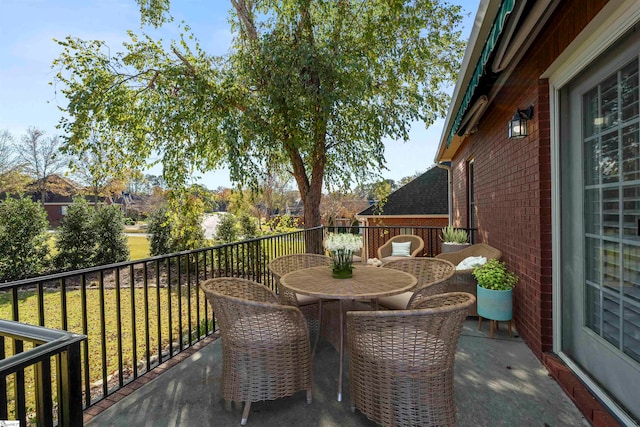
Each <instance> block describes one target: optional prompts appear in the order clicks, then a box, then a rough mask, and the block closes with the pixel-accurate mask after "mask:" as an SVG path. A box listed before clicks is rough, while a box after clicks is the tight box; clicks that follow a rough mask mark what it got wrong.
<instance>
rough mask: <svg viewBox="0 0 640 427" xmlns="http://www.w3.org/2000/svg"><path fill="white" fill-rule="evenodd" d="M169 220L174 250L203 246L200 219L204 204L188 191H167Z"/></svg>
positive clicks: (202, 231)
mask: <svg viewBox="0 0 640 427" xmlns="http://www.w3.org/2000/svg"><path fill="white" fill-rule="evenodd" d="M169 208H170V209H169V211H168V213H169V221H170V222H171V224H172V227H171V247H172V248H173V249H174V252H179V251H184V250H188V249H198V248H201V247H203V246H204V230H203V228H202V220H203V216H204V204H203V203H202V201H201V200H200V199H199V198H198V197H196V196H195V195H194V194H192V193H189V192H173V191H172V192H169Z"/></svg>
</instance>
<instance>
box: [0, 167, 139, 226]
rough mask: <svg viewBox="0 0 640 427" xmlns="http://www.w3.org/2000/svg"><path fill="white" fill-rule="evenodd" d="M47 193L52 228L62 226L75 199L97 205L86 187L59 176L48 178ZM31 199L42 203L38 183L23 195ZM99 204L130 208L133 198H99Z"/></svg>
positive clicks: (46, 204)
mask: <svg viewBox="0 0 640 427" xmlns="http://www.w3.org/2000/svg"><path fill="white" fill-rule="evenodd" d="M47 189H48V190H47V192H46V193H45V197H44V203H43V206H44V210H45V211H46V212H47V220H48V221H49V224H50V225H51V226H52V227H57V226H59V225H60V221H61V220H62V218H63V217H64V216H65V215H66V214H67V209H68V208H69V206H70V205H71V203H73V198H74V197H78V196H81V197H84V198H85V199H86V201H87V203H88V204H89V205H90V206H94V205H95V198H94V196H93V195H87V194H86V190H85V189H84V187H82V186H81V185H79V184H78V183H76V182H74V181H73V180H70V179H68V178H64V177H61V176H59V175H51V176H49V177H48V178H47ZM23 194H24V195H25V196H28V197H30V198H31V199H32V200H33V201H34V202H42V195H41V193H40V189H39V185H38V181H34V182H33V183H31V184H29V185H28V186H27V188H26V189H25V192H24V193H23ZM11 196H12V197H18V194H11ZM6 197H7V194H6V193H0V200H3V199H5V198H6ZM98 203H104V204H106V205H119V206H121V207H123V209H124V208H125V207H126V206H129V205H130V204H131V203H132V202H131V197H130V196H128V195H122V196H118V197H102V196H99V197H98Z"/></svg>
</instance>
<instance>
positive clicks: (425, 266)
mask: <svg viewBox="0 0 640 427" xmlns="http://www.w3.org/2000/svg"><path fill="white" fill-rule="evenodd" d="M382 268H393V269H395V270H400V271H404V272H405V273H409V274H411V275H413V276H415V278H416V279H418V281H417V282H416V286H415V287H414V288H413V291H416V290H418V289H421V288H423V287H425V286H433V287H435V285H437V284H439V283H442V282H444V281H445V280H447V279H449V278H450V277H451V276H453V273H455V271H456V267H455V266H454V265H453V264H451V263H450V262H449V261H445V260H441V259H436V258H422V257H420V258H404V259H398V260H394V261H389V262H388V263H386V264H384V265H383V266H382ZM437 293H441V292H435V293H434V294H433V295H435V294H437Z"/></svg>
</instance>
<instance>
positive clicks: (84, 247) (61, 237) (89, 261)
mask: <svg viewBox="0 0 640 427" xmlns="http://www.w3.org/2000/svg"><path fill="white" fill-rule="evenodd" d="M93 214H94V210H93V208H91V207H90V206H89V204H88V203H87V201H86V200H85V199H84V198H82V197H77V198H75V199H74V200H73V203H72V204H71V205H69V207H68V208H67V214H66V215H65V216H64V218H63V219H62V221H61V222H60V227H59V228H58V230H57V231H56V243H55V246H56V250H57V251H58V253H57V254H56V256H55V258H54V263H55V266H56V268H58V269H62V270H75V269H79V268H85V267H91V266H92V265H94V261H95V254H96V250H97V246H98V237H99V235H98V232H97V230H96V229H95V228H94V222H93Z"/></svg>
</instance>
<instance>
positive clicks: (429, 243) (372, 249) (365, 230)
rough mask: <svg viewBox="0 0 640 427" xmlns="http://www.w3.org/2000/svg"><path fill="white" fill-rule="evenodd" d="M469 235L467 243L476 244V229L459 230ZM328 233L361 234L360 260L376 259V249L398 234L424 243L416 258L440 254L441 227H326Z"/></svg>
mask: <svg viewBox="0 0 640 427" xmlns="http://www.w3.org/2000/svg"><path fill="white" fill-rule="evenodd" d="M460 229H461V230H465V231H466V232H467V234H468V235H469V243H471V244H473V243H475V242H476V239H477V238H476V233H477V230H476V229H472V228H463V227H461V228H460ZM327 230H328V231H333V232H339V233H347V232H348V233H355V234H361V235H362V237H363V250H362V258H363V259H364V260H365V261H366V260H367V259H369V258H376V257H377V256H378V255H377V252H378V248H379V247H380V246H382V245H384V244H385V243H387V242H388V241H389V239H391V238H392V237H393V236H397V235H399V234H413V235H416V236H419V237H420V238H422V240H423V241H424V249H423V250H422V253H420V254H419V255H418V256H426V257H434V256H436V255H438V254H439V253H441V252H442V227H427V226H411V225H403V226H345V227H327Z"/></svg>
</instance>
